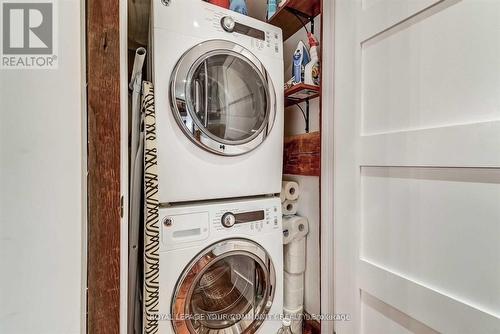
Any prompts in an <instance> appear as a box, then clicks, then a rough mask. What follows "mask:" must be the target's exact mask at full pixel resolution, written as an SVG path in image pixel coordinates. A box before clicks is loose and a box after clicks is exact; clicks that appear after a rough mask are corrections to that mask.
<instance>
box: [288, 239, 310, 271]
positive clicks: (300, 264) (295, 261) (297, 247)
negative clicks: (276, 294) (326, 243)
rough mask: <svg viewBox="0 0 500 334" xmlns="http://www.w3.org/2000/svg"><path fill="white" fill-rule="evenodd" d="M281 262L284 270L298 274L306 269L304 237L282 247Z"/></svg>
mask: <svg viewBox="0 0 500 334" xmlns="http://www.w3.org/2000/svg"><path fill="white" fill-rule="evenodd" d="M283 253H284V254H283V258H284V259H283V260H284V261H283V262H284V268H285V271H286V272H288V273H290V274H300V273H303V272H304V271H305V270H306V239H305V238H302V239H300V240H296V241H293V242H291V243H289V244H287V245H285V247H284V252H283Z"/></svg>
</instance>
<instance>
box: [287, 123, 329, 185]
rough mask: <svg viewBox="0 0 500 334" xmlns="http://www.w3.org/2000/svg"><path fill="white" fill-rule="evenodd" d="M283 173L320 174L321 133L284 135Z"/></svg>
mask: <svg viewBox="0 0 500 334" xmlns="http://www.w3.org/2000/svg"><path fill="white" fill-rule="evenodd" d="M283 174H294V175H305V176H320V175H321V134H320V133H319V132H312V133H306V134H302V135H297V136H290V137H285V148H284V156H283Z"/></svg>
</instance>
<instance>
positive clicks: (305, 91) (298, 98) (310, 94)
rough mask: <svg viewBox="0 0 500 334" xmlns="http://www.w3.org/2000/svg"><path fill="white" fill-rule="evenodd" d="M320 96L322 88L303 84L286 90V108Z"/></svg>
mask: <svg viewBox="0 0 500 334" xmlns="http://www.w3.org/2000/svg"><path fill="white" fill-rule="evenodd" d="M320 94H321V87H320V86H313V85H306V84H303V83H301V84H298V85H294V86H292V87H290V88H288V89H287V90H285V107H289V106H292V105H295V104H297V103H301V102H304V101H306V100H310V99H314V98H317V97H319V96H320Z"/></svg>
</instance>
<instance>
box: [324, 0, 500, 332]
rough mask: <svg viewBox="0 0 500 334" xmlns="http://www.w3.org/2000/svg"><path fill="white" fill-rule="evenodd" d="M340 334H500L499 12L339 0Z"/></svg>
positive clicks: (430, 1)
mask: <svg viewBox="0 0 500 334" xmlns="http://www.w3.org/2000/svg"><path fill="white" fill-rule="evenodd" d="M334 113H335V179H334V184H335V188H334V194H335V195H334V196H335V198H334V212H335V222H334V231H335V246H334V253H335V254H334V256H335V277H334V286H335V289H334V295H335V312H337V313H349V314H350V315H351V321H349V322H337V323H336V324H335V330H336V332H337V333H338V334H348V333H366V334H392V333H453V334H460V333H464V334H489V333H500V1H498V0H461V1H460V0H441V1H438V0H336V2H335V110H334Z"/></svg>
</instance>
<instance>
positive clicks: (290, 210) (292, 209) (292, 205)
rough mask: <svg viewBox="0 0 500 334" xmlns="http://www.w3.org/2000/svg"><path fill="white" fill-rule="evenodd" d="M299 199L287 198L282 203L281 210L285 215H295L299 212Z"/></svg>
mask: <svg viewBox="0 0 500 334" xmlns="http://www.w3.org/2000/svg"><path fill="white" fill-rule="evenodd" d="M297 207H298V203H297V201H289V200H286V201H284V202H283V203H282V204H281V211H282V212H283V215H284V216H289V215H294V214H296V213H297Z"/></svg>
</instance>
